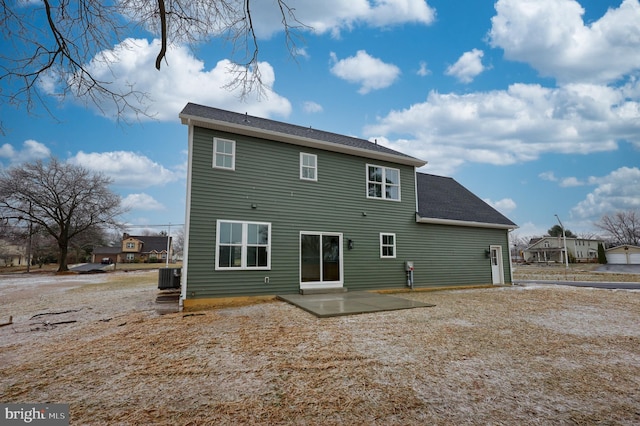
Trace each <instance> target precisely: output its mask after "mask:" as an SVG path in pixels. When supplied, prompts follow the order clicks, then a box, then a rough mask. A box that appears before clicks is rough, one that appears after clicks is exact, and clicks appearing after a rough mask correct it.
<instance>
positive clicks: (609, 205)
mask: <svg viewBox="0 0 640 426" xmlns="http://www.w3.org/2000/svg"><path fill="white" fill-rule="evenodd" d="M590 183H596V184H597V187H596V188H595V189H594V190H593V191H592V192H590V193H589V194H587V196H586V198H585V199H584V200H582V201H581V202H580V203H578V204H577V205H576V206H575V207H573V209H571V214H572V215H573V216H575V217H578V218H581V219H585V218H591V219H592V220H594V221H597V220H599V219H600V217H602V216H603V215H605V214H611V213H614V212H616V211H626V210H638V209H640V169H639V168H638V167H621V168H619V169H617V170H614V171H612V172H611V173H609V174H608V175H607V176H604V177H600V178H590Z"/></svg>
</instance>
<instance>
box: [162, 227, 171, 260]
mask: <svg viewBox="0 0 640 426" xmlns="http://www.w3.org/2000/svg"><path fill="white" fill-rule="evenodd" d="M170 251H171V222H169V229H168V230H167V257H166V260H165V264H164V267H165V268H168V267H169V253H170Z"/></svg>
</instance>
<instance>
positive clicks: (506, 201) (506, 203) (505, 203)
mask: <svg viewBox="0 0 640 426" xmlns="http://www.w3.org/2000/svg"><path fill="white" fill-rule="evenodd" d="M483 201H484V202H485V203H487V204H489V205H490V206H491V207H493V208H494V209H496V210H498V211H499V212H500V213H502V214H504V215H507V214H508V213H511V212H512V211H514V210H515V209H516V207H517V205H516V202H515V201H513V200H512V199H511V198H503V199H502V200H498V201H492V200H491V199H489V198H486V199H484V200H483Z"/></svg>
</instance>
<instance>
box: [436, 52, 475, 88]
mask: <svg viewBox="0 0 640 426" xmlns="http://www.w3.org/2000/svg"><path fill="white" fill-rule="evenodd" d="M483 56H484V52H483V51H482V50H478V49H473V50H471V51H469V52H465V53H463V54H462V56H460V58H459V59H458V60H457V61H456V63H455V64H453V65H451V66H450V67H448V68H447V70H446V71H445V74H447V75H451V76H454V77H456V78H457V79H458V80H460V81H461V82H463V83H471V82H472V81H473V79H474V78H476V76H477V75H478V74H480V73H481V72H482V71H484V69H485V67H484V65H482V57H483Z"/></svg>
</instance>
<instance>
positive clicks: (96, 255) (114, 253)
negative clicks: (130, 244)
mask: <svg viewBox="0 0 640 426" xmlns="http://www.w3.org/2000/svg"><path fill="white" fill-rule="evenodd" d="M119 255H120V247H95V248H94V249H93V253H92V254H91V256H92V258H91V261H92V262H93V263H109V264H111V263H120V261H121V260H120V256H119Z"/></svg>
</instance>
